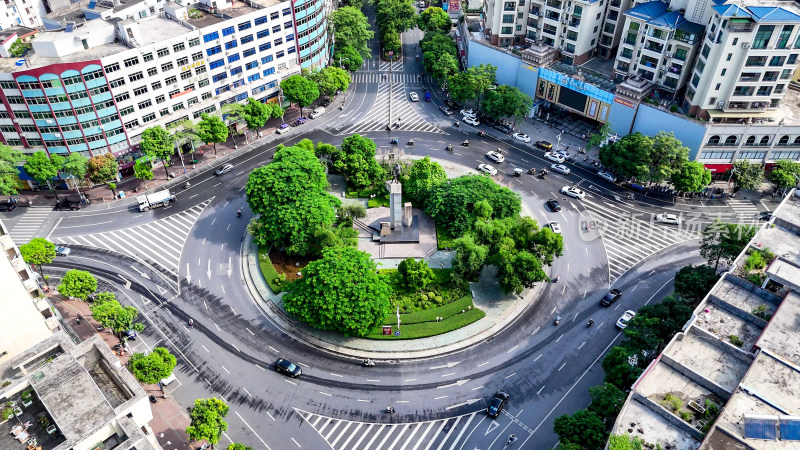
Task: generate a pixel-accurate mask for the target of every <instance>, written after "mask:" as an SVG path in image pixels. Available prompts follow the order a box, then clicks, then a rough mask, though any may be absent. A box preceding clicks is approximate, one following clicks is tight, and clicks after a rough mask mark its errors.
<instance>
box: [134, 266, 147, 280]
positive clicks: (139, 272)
mask: <svg viewBox="0 0 800 450" xmlns="http://www.w3.org/2000/svg"><path fill="white" fill-rule="evenodd" d="M131 269H133V271H134V272H136V273H138V274H139V276H140V277H142V278H147V279H148V280H149V279H150V276H149V275H147V274H146V273H144V272H142V271H141V270H139V269H137V268H136V267H133V266H131Z"/></svg>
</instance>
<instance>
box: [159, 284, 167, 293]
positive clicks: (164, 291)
mask: <svg viewBox="0 0 800 450" xmlns="http://www.w3.org/2000/svg"><path fill="white" fill-rule="evenodd" d="M156 287H157V288H158V293H159V294H161V295H164V294H166V293H167V290H166V289H164V288H162V287H161V286H160V285H158V284H157V285H156Z"/></svg>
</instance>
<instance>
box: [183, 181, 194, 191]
mask: <svg viewBox="0 0 800 450" xmlns="http://www.w3.org/2000/svg"><path fill="white" fill-rule="evenodd" d="M191 186H192V185H191V184H190V183H189V182H188V181H187V182H186V183H183V188H184V189H189V188H190V187H191Z"/></svg>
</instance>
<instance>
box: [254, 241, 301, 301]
mask: <svg viewBox="0 0 800 450" xmlns="http://www.w3.org/2000/svg"><path fill="white" fill-rule="evenodd" d="M309 262H310V260H309V259H307V258H306V257H303V256H290V255H287V254H286V253H284V252H282V251H280V250H275V249H272V251H271V252H269V253H267V248H266V247H259V248H258V265H259V266H260V267H261V273H262V274H263V275H264V279H265V280H267V283H269V287H270V288H272V291H273V292H275V293H276V294H277V293H279V292H281V291H282V290H283V289H284V288H285V287H286V284H287V283H289V282H292V281H294V280H296V279H298V278H300V277H299V276H298V275H297V273H298V272H301V271H302V270H303V268H304V267H305V266H306V265H307V264H308V263H309ZM280 274H284V275H286V281H285V282H284V283H282V284H279V283H276V282H275V278H277V277H278V276H279V275H280Z"/></svg>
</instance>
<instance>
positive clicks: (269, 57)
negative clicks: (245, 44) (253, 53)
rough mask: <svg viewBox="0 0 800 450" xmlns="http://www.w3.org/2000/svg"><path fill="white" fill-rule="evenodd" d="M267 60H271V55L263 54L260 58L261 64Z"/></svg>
mask: <svg viewBox="0 0 800 450" xmlns="http://www.w3.org/2000/svg"><path fill="white" fill-rule="evenodd" d="M268 62H272V55H268V56H265V57H263V58H261V64H266V63H268Z"/></svg>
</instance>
